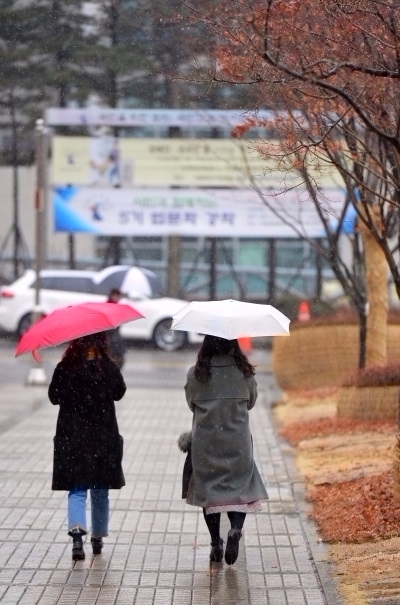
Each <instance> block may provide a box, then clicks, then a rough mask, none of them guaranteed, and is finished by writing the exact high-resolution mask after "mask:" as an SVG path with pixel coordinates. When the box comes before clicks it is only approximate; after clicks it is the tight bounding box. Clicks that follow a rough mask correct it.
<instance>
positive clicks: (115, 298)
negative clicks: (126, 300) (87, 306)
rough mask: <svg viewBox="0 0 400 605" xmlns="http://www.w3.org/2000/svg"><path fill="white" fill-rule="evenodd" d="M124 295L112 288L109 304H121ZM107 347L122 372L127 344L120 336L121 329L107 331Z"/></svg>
mask: <svg viewBox="0 0 400 605" xmlns="http://www.w3.org/2000/svg"><path fill="white" fill-rule="evenodd" d="M122 297H123V294H122V292H121V290H119V289H118V288H112V290H110V293H109V295H108V300H107V302H110V303H116V304H117V303H119V301H120V300H121V298H122ZM107 345H108V353H109V356H110V357H111V359H112V360H113V362H114V363H116V364H117V366H118V367H119V369H120V370H122V367H123V365H124V363H125V351H126V348H125V344H124V340H123V338H122V336H121V334H120V331H119V328H113V329H112V330H107Z"/></svg>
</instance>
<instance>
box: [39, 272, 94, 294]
mask: <svg viewBox="0 0 400 605" xmlns="http://www.w3.org/2000/svg"><path fill="white" fill-rule="evenodd" d="M35 286H36V283H34V284H33V285H32V286H31V287H32V288H35ZM40 286H41V288H42V289H43V290H62V291H63V292H81V293H84V294H93V293H94V283H93V281H92V280H91V279H90V278H88V277H77V276H68V275H63V276H58V277H42V278H41V280H40Z"/></svg>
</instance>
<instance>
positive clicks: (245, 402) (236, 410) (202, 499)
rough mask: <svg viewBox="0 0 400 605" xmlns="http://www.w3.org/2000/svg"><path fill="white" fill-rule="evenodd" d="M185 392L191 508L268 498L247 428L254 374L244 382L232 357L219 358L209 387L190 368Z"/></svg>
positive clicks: (254, 390)
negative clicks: (189, 419) (190, 422)
mask: <svg viewBox="0 0 400 605" xmlns="http://www.w3.org/2000/svg"><path fill="white" fill-rule="evenodd" d="M185 393H186V400H187V403H188V405H189V408H190V409H191V410H192V412H193V425H192V444H191V452H192V464H193V474H192V479H191V482H192V484H191V486H190V489H189V494H188V497H187V502H188V504H193V505H194V506H201V507H203V508H206V507H208V506H217V505H227V504H246V503H248V502H253V501H255V500H266V499H267V498H268V494H267V491H266V489H265V486H264V483H263V481H262V479H261V476H260V474H259V472H258V469H257V466H256V464H255V462H254V459H253V440H252V436H251V432H250V426H249V410H251V409H252V408H253V407H254V405H255V403H256V399H257V383H256V381H255V378H254V376H251V377H249V378H245V377H244V376H243V374H242V373H241V372H240V370H239V369H238V367H237V365H236V362H235V360H234V358H233V357H230V356H228V355H218V356H215V357H213V359H212V360H211V379H210V380H209V381H208V382H206V383H203V382H200V381H198V380H196V378H195V377H194V367H192V368H190V370H189V372H188V375H187V383H186V385H185Z"/></svg>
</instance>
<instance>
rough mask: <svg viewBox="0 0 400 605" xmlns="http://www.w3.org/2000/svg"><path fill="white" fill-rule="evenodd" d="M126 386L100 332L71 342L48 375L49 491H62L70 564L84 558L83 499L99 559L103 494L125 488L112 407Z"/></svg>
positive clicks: (105, 511)
mask: <svg viewBox="0 0 400 605" xmlns="http://www.w3.org/2000/svg"><path fill="white" fill-rule="evenodd" d="M125 391H126V386H125V382H124V379H123V377H122V375H121V372H120V370H119V368H118V367H117V366H116V365H115V363H113V362H112V361H111V359H110V358H109V356H108V354H107V339H106V333H105V332H98V333H97V334H92V335H89V336H83V337H82V338H77V339H76V340H73V341H72V342H71V343H70V344H69V346H68V348H67V349H66V351H65V353H64V355H63V358H62V360H61V361H60V363H59V364H58V365H57V367H56V369H55V370H54V374H53V377H52V380H51V383H50V386H49V391H48V394H49V399H50V401H51V403H52V404H54V405H58V406H59V412H58V419H57V428H56V434H55V437H54V462H53V482H52V489H53V490H66V491H68V534H69V535H70V536H71V537H72V559H73V560H75V561H77V560H81V559H84V558H85V551H84V547H83V541H82V536H85V535H86V534H87V525H86V499H87V492H88V490H90V497H91V521H92V523H91V545H92V550H93V554H95V555H96V554H100V553H101V551H102V548H103V538H104V537H106V536H107V535H108V521H109V490H110V489H121V487H123V486H124V485H125V478H124V473H123V470H122V454H123V439H122V437H121V435H120V434H119V429H118V423H117V418H116V412H115V404H114V402H115V401H119V400H120V399H121V398H122V397H123V396H124V394H125Z"/></svg>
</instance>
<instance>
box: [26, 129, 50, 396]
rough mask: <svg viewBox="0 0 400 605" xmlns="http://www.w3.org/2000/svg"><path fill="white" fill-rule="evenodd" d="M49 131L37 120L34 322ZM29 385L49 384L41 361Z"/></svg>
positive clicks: (42, 251) (41, 260)
mask: <svg viewBox="0 0 400 605" xmlns="http://www.w3.org/2000/svg"><path fill="white" fill-rule="evenodd" d="M46 169H47V133H46V128H45V125H44V121H43V120H36V191H35V218H36V286H35V309H34V313H33V318H32V319H33V323H35V322H36V321H38V319H40V317H41V315H42V313H41V308H40V271H41V270H42V268H43V264H44V256H45V249H44V242H45V236H46V233H45V213H46V205H47V204H46V199H47V195H46V193H47V191H46V187H47V178H46V176H47V175H46V172H47V170H46ZM25 384H27V385H39V386H43V385H46V384H47V376H46V373H45V371H44V368H43V366H42V364H41V362H40V361H36V360H35V361H33V366H32V367H31V368H30V370H29V372H28V375H27V377H26V380H25Z"/></svg>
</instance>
